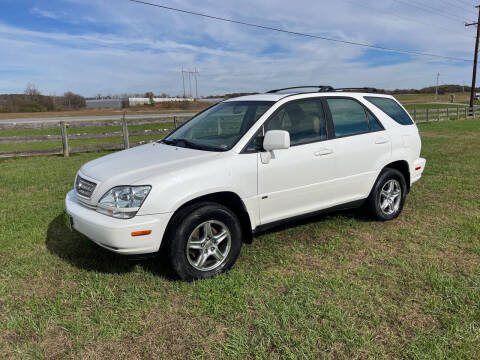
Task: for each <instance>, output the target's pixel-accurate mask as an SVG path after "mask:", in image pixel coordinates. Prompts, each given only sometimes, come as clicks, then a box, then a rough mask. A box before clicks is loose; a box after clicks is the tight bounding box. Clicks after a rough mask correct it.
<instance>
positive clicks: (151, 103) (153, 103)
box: [145, 91, 155, 106]
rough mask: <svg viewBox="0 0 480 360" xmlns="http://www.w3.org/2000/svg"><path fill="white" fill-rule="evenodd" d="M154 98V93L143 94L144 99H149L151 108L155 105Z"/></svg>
mask: <svg viewBox="0 0 480 360" xmlns="http://www.w3.org/2000/svg"><path fill="white" fill-rule="evenodd" d="M154 96H155V95H154V93H153V92H151V91H148V92H146V93H145V97H146V98H148V99H149V102H150V105H152V106H153V105H155V101H154V100H153V98H154Z"/></svg>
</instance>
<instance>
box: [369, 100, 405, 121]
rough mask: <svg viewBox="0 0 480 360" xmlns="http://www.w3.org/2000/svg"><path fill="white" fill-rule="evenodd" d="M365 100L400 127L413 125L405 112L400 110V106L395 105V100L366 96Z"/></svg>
mask: <svg viewBox="0 0 480 360" xmlns="http://www.w3.org/2000/svg"><path fill="white" fill-rule="evenodd" d="M365 99H366V100H368V101H370V102H371V103H372V104H373V105H375V106H376V107H378V108H379V109H380V110H382V111H383V112H384V113H385V114H387V115H388V116H390V117H391V118H392V119H393V120H395V121H396V122H397V123H399V124H401V125H412V124H413V121H412V119H411V118H410V116H409V115H408V114H407V113H406V111H405V110H403V109H402V107H401V106H400V105H398V104H397V102H396V101H395V100H392V99H388V98H382V97H375V96H366V97H365Z"/></svg>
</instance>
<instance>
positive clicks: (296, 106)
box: [265, 99, 327, 145]
mask: <svg viewBox="0 0 480 360" xmlns="http://www.w3.org/2000/svg"><path fill="white" fill-rule="evenodd" d="M269 130H286V131H288V132H289V133H290V144H291V145H301V144H306V143H311V142H316V141H321V140H326V139H327V130H326V121H325V114H324V111H323V107H322V103H321V101H320V100H318V99H308V100H302V101H295V102H292V103H289V104H286V105H285V106H284V107H283V108H282V109H281V110H280V111H278V112H277V113H276V114H275V115H274V116H273V117H272V118H270V119H269V120H268V121H267V123H266V125H265V132H266V131H269Z"/></svg>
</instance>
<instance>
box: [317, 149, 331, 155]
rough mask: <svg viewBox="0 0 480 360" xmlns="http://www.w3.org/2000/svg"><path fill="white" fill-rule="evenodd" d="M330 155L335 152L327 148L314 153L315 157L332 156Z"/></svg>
mask: <svg viewBox="0 0 480 360" xmlns="http://www.w3.org/2000/svg"><path fill="white" fill-rule="evenodd" d="M330 154H333V150H332V149H327V148H323V149H319V150H318V151H315V152H314V153H313V155H315V156H325V155H330Z"/></svg>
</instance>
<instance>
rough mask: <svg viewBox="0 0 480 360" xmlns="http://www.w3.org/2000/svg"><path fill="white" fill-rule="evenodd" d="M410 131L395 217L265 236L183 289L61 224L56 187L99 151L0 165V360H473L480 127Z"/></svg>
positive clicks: (477, 318) (478, 343)
mask: <svg viewBox="0 0 480 360" xmlns="http://www.w3.org/2000/svg"><path fill="white" fill-rule="evenodd" d="M420 129H421V132H422V135H423V144H424V146H423V156H425V157H426V158H427V159H428V161H427V168H426V172H425V174H424V177H423V178H422V180H421V181H420V182H419V183H417V184H416V185H415V186H414V187H413V189H412V191H411V193H410V195H409V197H408V200H407V204H406V207H405V210H404V212H403V214H402V215H401V216H400V218H399V219H397V220H395V221H392V222H388V223H378V222H372V221H369V220H368V218H366V217H365V216H364V214H363V213H362V212H361V211H358V212H342V213H336V214H331V215H328V216H324V217H317V218H313V219H311V220H309V221H304V222H301V223H296V224H293V225H292V226H288V227H282V228H278V229H275V230H274V231H271V232H268V233H264V234H262V235H259V236H257V237H256V238H255V240H254V243H253V244H252V245H245V246H244V247H243V249H242V253H241V255H240V258H239V260H238V262H237V264H236V265H235V267H234V268H233V270H232V271H230V272H229V273H228V274H224V275H221V276H218V277H216V278H214V279H210V280H204V281H199V282H193V283H183V282H179V281H176V280H175V279H174V278H172V274H171V272H170V271H169V269H168V267H166V266H165V265H164V263H165V260H164V259H161V258H160V259H155V260H148V261H144V262H132V261H128V260H126V259H125V258H123V257H120V256H116V255H113V254H111V253H109V252H107V251H104V250H102V249H101V248H99V247H98V246H96V245H94V244H93V243H92V242H91V241H89V240H88V239H86V238H85V237H83V236H81V235H79V234H77V233H70V232H69V231H68V230H67V226H66V222H65V218H64V215H63V206H64V205H63V198H64V196H65V193H66V192H67V191H68V190H69V189H70V188H71V187H72V182H73V178H74V175H75V172H76V170H77V169H78V168H79V167H80V166H81V165H82V164H83V163H84V162H86V161H88V160H90V159H93V158H96V157H98V156H101V155H103V153H89V154H81V155H74V156H72V157H70V158H62V157H57V156H53V157H52V156H51V157H44V158H22V159H4V160H0V169H1V171H0V184H1V185H0V198H1V199H2V205H1V206H0V309H1V311H0V353H1V354H2V358H6V359H30V358H35V359H44V358H46V359H58V358H65V357H68V358H75V359H87V358H89V359H93V358H108V359H141V358H151V359H160V358H164V359H185V358H198V359H204V358H252V359H253V358H258V359H267V358H269V359H285V358H289V359H297V358H303V359H314V358H315V359H316V358H321V357H324V358H412V359H447V358H448V359H466V358H469V359H472V358H479V356H480V355H479V353H478V349H479V348H480V272H479V265H480V210H479V209H480V193H479V191H478V189H479V185H478V184H479V181H478V179H479V176H480V161H479V154H480V141H478V138H479V136H480V121H479V120H466V121H458V122H444V123H435V124H424V125H421V126H420Z"/></svg>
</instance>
